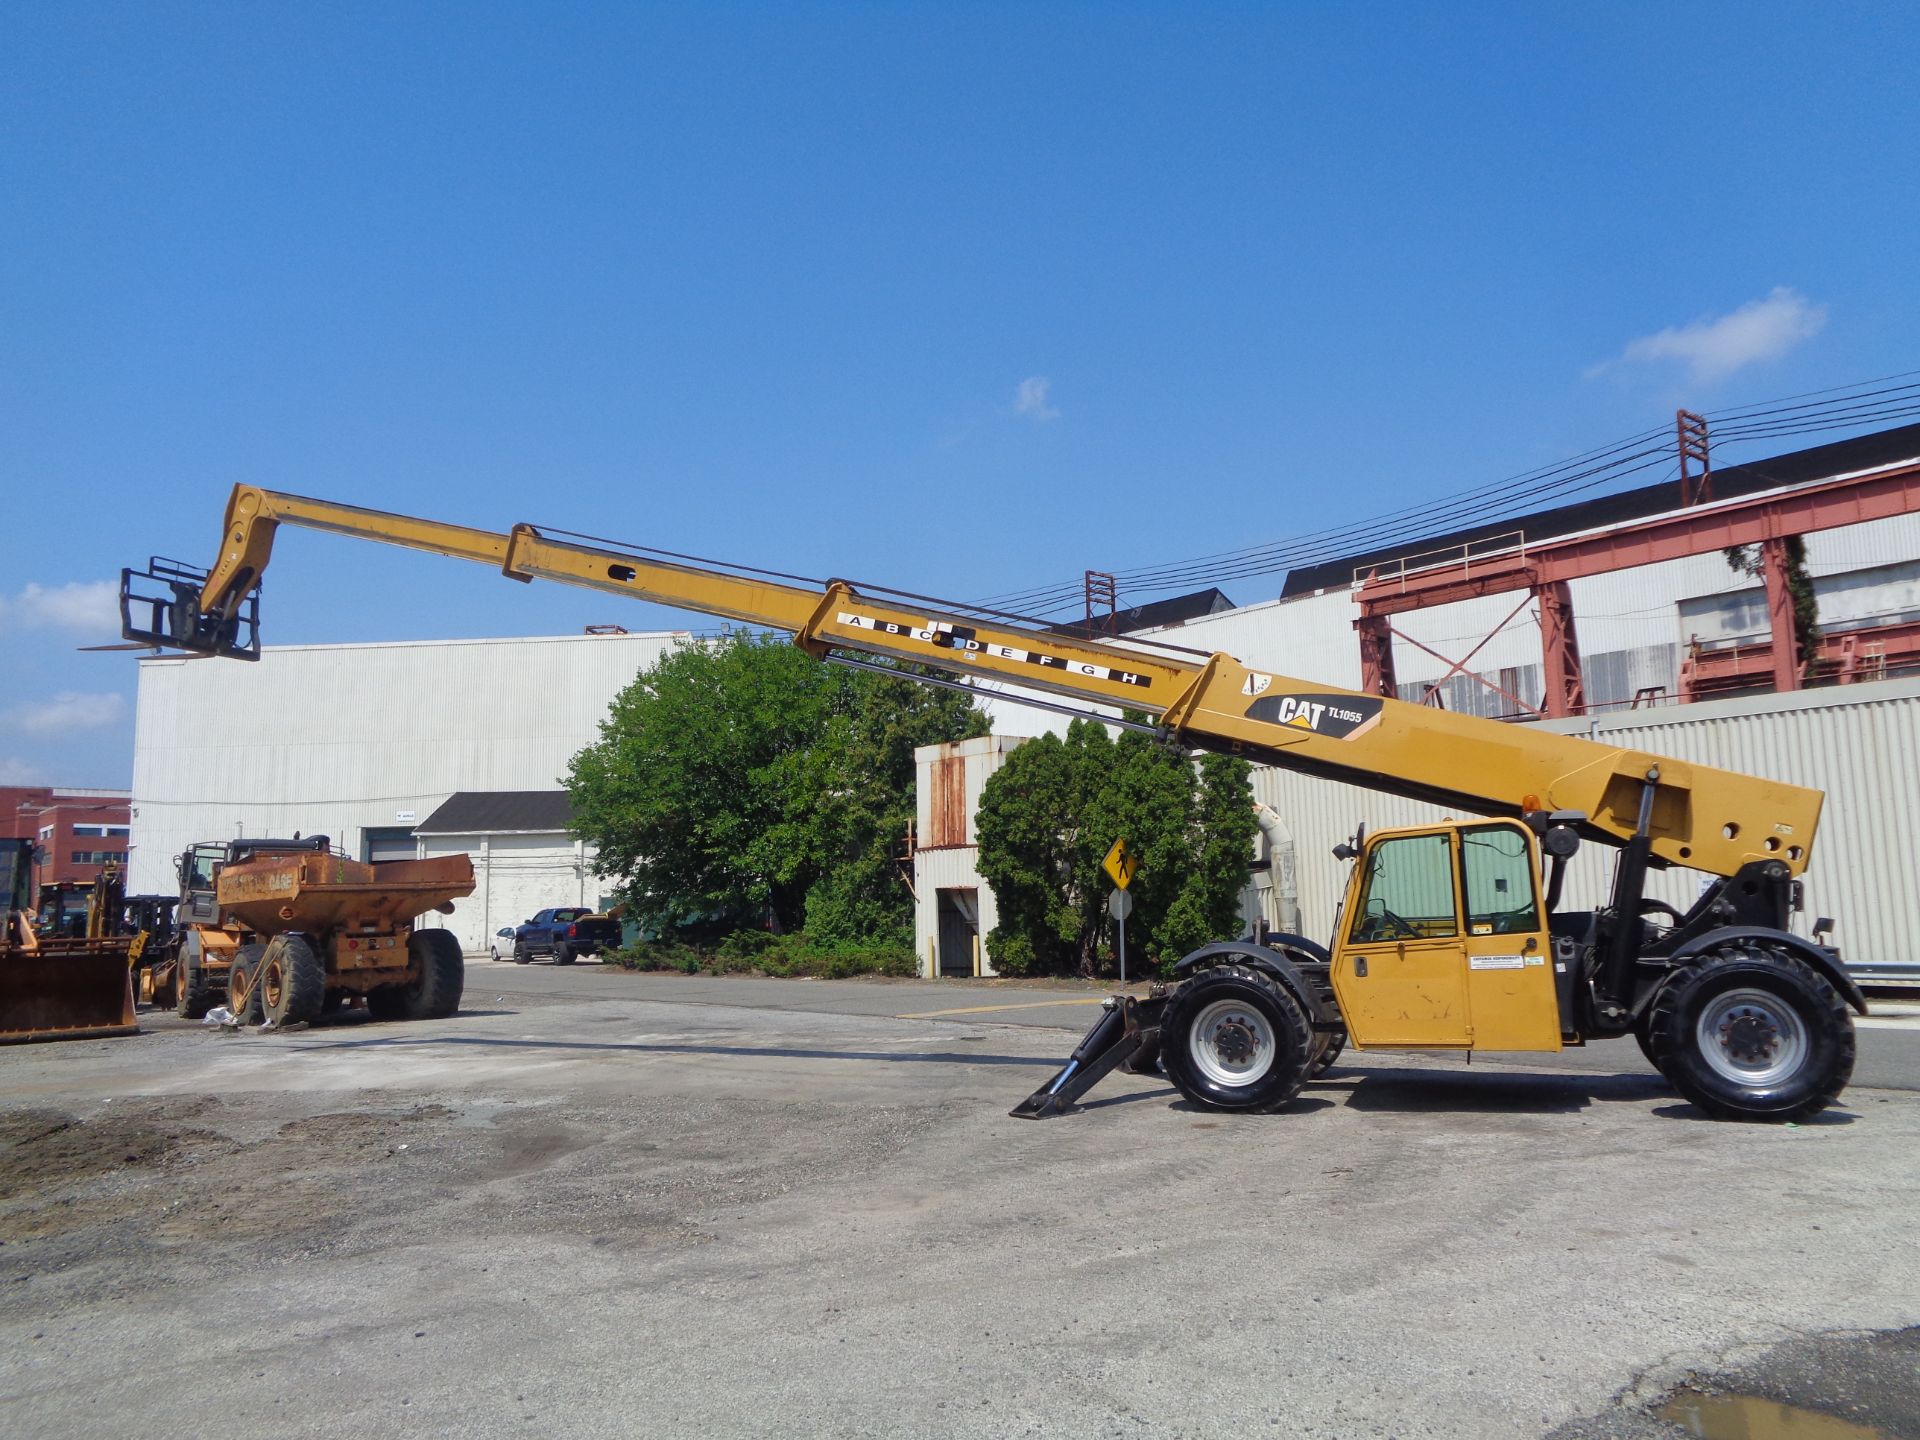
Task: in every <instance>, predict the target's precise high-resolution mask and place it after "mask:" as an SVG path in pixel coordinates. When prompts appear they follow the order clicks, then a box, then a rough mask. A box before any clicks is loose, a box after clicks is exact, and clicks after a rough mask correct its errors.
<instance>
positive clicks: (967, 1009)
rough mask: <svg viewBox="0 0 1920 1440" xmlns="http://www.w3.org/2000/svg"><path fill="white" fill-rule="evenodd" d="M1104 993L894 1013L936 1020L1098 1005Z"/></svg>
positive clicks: (908, 1017) (1103, 999)
mask: <svg viewBox="0 0 1920 1440" xmlns="http://www.w3.org/2000/svg"><path fill="white" fill-rule="evenodd" d="M1106 998H1107V997H1106V996H1104V995H1089V996H1087V997H1086V998H1084V999H1079V998H1074V999H1062V1000H1028V1001H1025V1002H1024V1003H1022V1004H1019V1005H963V1006H961V1007H960V1008H959V1009H957V1010H920V1011H917V1012H915V1013H914V1014H912V1015H896V1016H894V1017H893V1018H894V1019H896V1020H938V1019H939V1018H940V1017H941V1016H942V1015H985V1014H986V1013H987V1012H988V1011H990V1010H1051V1009H1052V1008H1053V1007H1054V1006H1056V1005H1100V1004H1103V1003H1105V1001H1106Z"/></svg>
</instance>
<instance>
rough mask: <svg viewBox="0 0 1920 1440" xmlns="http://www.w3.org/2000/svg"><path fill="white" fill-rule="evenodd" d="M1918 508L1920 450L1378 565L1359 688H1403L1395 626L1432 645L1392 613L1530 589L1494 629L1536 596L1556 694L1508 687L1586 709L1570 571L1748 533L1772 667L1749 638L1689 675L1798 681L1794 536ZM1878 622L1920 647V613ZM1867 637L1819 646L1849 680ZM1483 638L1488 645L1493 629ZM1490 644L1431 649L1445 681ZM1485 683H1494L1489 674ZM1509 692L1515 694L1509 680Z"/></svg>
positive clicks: (1893, 641)
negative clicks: (1860, 466) (1740, 495)
mask: <svg viewBox="0 0 1920 1440" xmlns="http://www.w3.org/2000/svg"><path fill="white" fill-rule="evenodd" d="M1690 478H1699V479H1700V480H1701V481H1702V487H1701V488H1702V489H1703V490H1704V477H1690ZM1695 493H1696V494H1698V493H1700V492H1699V491H1696V492H1695ZM1708 493H1710V492H1708ZM1916 511H1920V461H1911V460H1910V461H1905V462H1902V463H1900V464H1895V465H1884V466H1880V467H1878V468H1876V469H1872V470H1866V471H1862V472H1860V473H1858V474H1852V475H1841V476H1836V477H1834V478H1832V479H1829V480H1823V481H1817V482H1815V483H1812V484H1807V485H1801V486H1797V487H1795V488H1793V489H1791V490H1777V491H1772V492H1769V493H1766V494H1761V495H1753V496H1748V497H1746V498H1744V499H1737V500H1726V501H1722V502H1718V503H1714V502H1712V501H1706V502H1704V503H1700V504H1697V505H1694V506H1692V507H1691V508H1687V509H1682V510H1677V511H1674V512H1673V513H1671V514H1667V515H1660V516H1655V517H1653V518H1652V519H1648V520H1641V521H1636V522H1634V523H1631V524H1627V525H1621V526H1617V527H1615V528H1614V529H1611V530H1605V531H1594V532H1590V533H1587V534H1581V535H1571V536H1567V537H1565V538H1559V539H1554V540H1549V541H1546V542H1544V543H1542V544H1538V545H1528V544H1527V543H1526V539H1525V536H1524V534H1519V533H1516V534H1515V535H1513V536H1502V537H1496V538H1498V539H1503V540H1509V539H1510V540H1513V541H1515V542H1517V543H1514V544H1511V545H1508V546H1506V547H1505V548H1502V549H1499V550H1495V551H1493V552H1491V553H1484V554H1471V553H1469V552H1470V549H1471V547H1470V546H1469V547H1463V552H1462V554H1461V556H1460V558H1458V559H1456V560H1453V561H1450V562H1446V563H1441V564H1429V565H1424V566H1421V567H1419V568H1414V569H1406V568H1401V569H1398V570H1389V569H1386V568H1384V567H1381V566H1373V567H1369V569H1368V571H1367V573H1366V574H1365V576H1364V578H1363V579H1362V583H1361V584H1360V587H1359V590H1358V593H1357V595H1356V596H1355V598H1356V600H1357V601H1358V603H1359V606H1360V618H1359V619H1357V620H1355V621H1354V629H1355V630H1357V631H1358V632H1359V636H1360V673H1361V683H1360V688H1361V689H1362V690H1365V691H1368V692H1370V693H1373V694H1377V695H1397V694H1398V693H1399V692H1398V690H1397V688H1396V685H1395V680H1394V666H1393V641H1394V638H1395V636H1399V638H1401V639H1404V640H1407V642H1408V643H1409V644H1411V645H1415V646H1417V647H1418V648H1420V649H1422V650H1425V649H1427V647H1426V646H1424V645H1420V642H1419V641H1417V640H1412V639H1411V638H1409V637H1407V636H1404V635H1400V632H1399V631H1397V630H1395V629H1394V627H1393V624H1392V617H1393V616H1395V615H1402V614H1405V613H1406V612H1407V611H1409V610H1423V609H1428V608H1431V607H1433V606H1437V605H1452V604H1457V603H1459V602H1461V601H1463V600H1476V599H1479V598H1480V597H1481V596H1483V595H1499V594H1504V593H1509V592H1512V591H1516V590H1524V591H1526V592H1527V597H1526V598H1525V599H1523V600H1522V601H1521V602H1520V604H1519V606H1517V607H1515V610H1514V612H1513V614H1511V615H1509V616H1508V617H1507V619H1506V620H1503V621H1502V622H1501V623H1500V625H1498V626H1496V627H1495V630H1494V632H1493V633H1496V634H1497V633H1498V632H1499V631H1500V630H1501V629H1504V628H1505V627H1506V625H1507V623H1508V622H1509V621H1511V620H1512V619H1513V618H1514V616H1515V615H1518V614H1519V612H1520V610H1521V609H1524V608H1525V607H1526V606H1527V604H1528V603H1532V604H1534V605H1536V606H1537V607H1538V610H1539V616H1540V648H1541V657H1542V661H1543V671H1542V673H1543V677H1544V680H1545V691H1546V695H1545V703H1544V704H1543V705H1541V706H1534V705H1532V704H1529V703H1528V702H1527V701H1525V700H1522V699H1520V697H1518V696H1513V695H1508V698H1509V699H1511V700H1513V701H1515V702H1516V703H1517V704H1518V705H1519V706H1520V707H1522V708H1524V709H1526V710H1530V711H1533V712H1534V713H1536V714H1541V715H1545V716H1549V717H1555V718H1557V717H1561V716H1567V715H1578V714H1580V713H1582V712H1583V711H1584V710H1585V708H1586V699H1585V694H1584V690H1583V687H1582V684H1581V679H1580V646H1579V642H1578V639H1577V638H1576V636H1575V630H1574V614H1573V597H1572V592H1571V591H1570V590H1569V589H1568V582H1570V581H1573V580H1578V579H1581V578H1583V577H1585V576H1589V575H1602V574H1605V573H1607V572H1608V571H1611V570H1628V569H1632V568H1633V567H1635V566H1639V565H1657V564H1659V563H1661V562H1662V561H1666V560H1678V559H1681V558H1683V557H1685V556H1688V555H1699V554H1704V553H1706V552H1707V551H1712V550H1724V549H1727V548H1729V547H1732V546H1737V545H1758V546H1759V547H1760V554H1761V561H1762V574H1763V576H1764V578H1765V582H1766V591H1767V616H1768V620H1769V624H1770V628H1771V631H1772V643H1771V645H1770V646H1768V647H1767V655H1766V657H1765V658H1766V661H1767V671H1759V670H1758V667H1757V666H1756V665H1755V664H1754V663H1753V662H1754V660H1755V658H1756V656H1755V652H1754V650H1753V649H1751V648H1749V649H1748V650H1746V651H1744V652H1725V656H1724V657H1722V656H1711V655H1710V656H1705V657H1702V661H1703V662H1704V663H1703V665H1702V666H1701V667H1700V669H1699V670H1698V671H1697V672H1696V673H1695V674H1694V675H1693V676H1692V677H1690V678H1691V679H1693V680H1694V682H1695V683H1698V681H1699V680H1700V679H1701V678H1706V679H1718V680H1721V681H1723V682H1724V681H1726V680H1729V679H1732V680H1740V679H1747V678H1754V679H1763V678H1765V675H1766V673H1767V672H1768V671H1770V673H1771V678H1772V681H1773V688H1774V689H1775V690H1797V689H1799V688H1800V677H1801V673H1802V669H1803V662H1804V660H1805V658H1806V657H1803V656H1802V655H1801V653H1800V647H1799V643H1798V641H1797V640H1796V638H1795V636H1794V629H1793V598H1792V596H1791V595H1790V594H1789V593H1788V590H1787V553H1786V542H1787V540H1788V538H1789V537H1791V536H1795V535H1806V534H1810V533H1812V532H1813V531H1816V530H1832V529H1837V528H1838V527H1840V526H1843V525H1861V524H1865V523H1866V522H1868V521H1871V520H1887V519H1891V518H1893V517H1895V516H1898V515H1909V514H1913V513H1915V512H1916ZM1413 558H1415V559H1423V558H1425V557H1418V556H1416V557H1413ZM1870 633H1871V634H1872V635H1873V636H1874V638H1875V639H1876V640H1879V641H1881V642H1883V643H1884V644H1886V645H1887V646H1888V647H1890V650H1897V651H1898V653H1899V655H1900V656H1901V657H1902V658H1909V657H1910V658H1920V625H1912V624H1907V625H1895V626H1887V627H1882V628H1879V629H1875V630H1873V631H1872V632H1870ZM1487 638H1488V639H1491V638H1492V636H1491V635H1489V636H1488V637H1487ZM1860 638H1861V633H1860V632H1855V633H1852V634H1847V635H1836V636H1829V637H1828V641H1829V642H1831V643H1823V644H1822V646H1821V653H1820V656H1819V657H1817V658H1820V659H1822V660H1833V661H1836V662H1838V663H1839V664H1840V666H1841V668H1842V675H1841V678H1842V679H1843V680H1846V679H1852V678H1855V676H1854V673H1853V671H1852V670H1851V669H1849V668H1848V667H1850V666H1852V665H1853V664H1854V663H1855V660H1856V657H1857V653H1858V643H1857V642H1858V641H1859V640H1860ZM1480 644H1481V645H1485V644H1486V640H1482V641H1481V642H1480ZM1479 648H1480V647H1479V646H1476V647H1475V648H1474V652H1469V653H1468V655H1467V656H1466V657H1465V658H1464V659H1462V660H1459V661H1454V660H1450V659H1448V657H1446V656H1444V655H1439V654H1438V652H1436V651H1430V650H1429V651H1428V653H1429V654H1434V655H1435V656H1436V658H1438V659H1441V660H1446V661H1447V663H1448V665H1449V666H1451V668H1450V669H1449V670H1448V671H1447V673H1446V674H1445V675H1443V676H1442V677H1441V680H1442V681H1444V680H1446V679H1447V678H1449V677H1451V676H1452V675H1454V674H1458V673H1465V666H1466V664H1467V663H1468V661H1470V660H1471V659H1472V658H1473V654H1474V653H1475V652H1477V651H1478V649H1479ZM1883 653H1884V652H1883ZM1756 672H1757V673H1756ZM1474 678H1476V679H1478V678H1479V677H1477V676H1476V677H1474ZM1437 683H1439V682H1436V684H1437ZM1481 683H1482V684H1491V682H1488V681H1484V680H1482V681H1481ZM1493 688H1495V689H1498V688H1499V687H1497V686H1494V687H1493ZM1500 693H1502V694H1507V692H1506V691H1504V690H1503V691H1501V692H1500Z"/></svg>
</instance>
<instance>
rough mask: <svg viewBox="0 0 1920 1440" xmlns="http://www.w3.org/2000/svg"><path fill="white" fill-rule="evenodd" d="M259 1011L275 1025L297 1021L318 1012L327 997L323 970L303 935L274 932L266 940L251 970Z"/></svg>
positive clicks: (292, 1023)
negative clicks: (263, 948) (260, 954)
mask: <svg viewBox="0 0 1920 1440" xmlns="http://www.w3.org/2000/svg"><path fill="white" fill-rule="evenodd" d="M253 989H254V991H255V993H257V994H258V995H259V997H260V1013H261V1014H262V1015H264V1016H265V1017H266V1018H267V1019H268V1020H271V1021H272V1022H273V1023H274V1025H275V1026H282V1025H298V1024H301V1023H303V1022H305V1021H310V1020H313V1019H314V1018H316V1017H317V1016H318V1015H319V1014H320V1007H321V1005H322V1004H323V1003H325V1001H326V998H327V970H326V966H324V965H323V964H321V962H320V956H319V954H318V952H316V951H315V950H314V948H313V946H312V945H311V944H309V943H308V941H307V937H306V936H304V935H295V934H292V933H288V934H285V935H276V936H274V937H273V939H271V940H269V941H268V942H267V949H266V953H265V954H264V955H262V956H261V957H260V968H259V969H258V970H257V971H256V972H255V974H254V985H253Z"/></svg>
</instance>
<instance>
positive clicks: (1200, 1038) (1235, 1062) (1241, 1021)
mask: <svg viewBox="0 0 1920 1440" xmlns="http://www.w3.org/2000/svg"><path fill="white" fill-rule="evenodd" d="M1187 1033H1188V1039H1189V1041H1190V1046H1189V1048H1190V1049H1191V1051H1192V1053H1193V1063H1194V1068H1196V1069H1197V1070H1199V1072H1200V1073H1201V1074H1202V1075H1204V1076H1205V1077H1206V1078H1207V1079H1208V1080H1210V1081H1212V1082H1213V1083H1214V1084H1216V1085H1226V1086H1241V1085H1250V1084H1252V1083H1253V1082H1254V1081H1256V1080H1258V1079H1260V1077H1261V1076H1263V1075H1265V1074H1266V1073H1267V1072H1268V1071H1269V1070H1271V1069H1272V1068H1273V1060H1274V1056H1275V1054H1276V1053H1278V1051H1279V1048H1280V1046H1279V1041H1278V1039H1277V1038H1276V1037H1275V1035H1274V1031H1273V1025H1272V1023H1271V1022H1270V1021H1269V1020H1268V1019H1267V1017H1266V1016H1265V1015H1263V1014H1261V1013H1260V1011H1259V1010H1258V1009H1256V1008H1255V1007H1253V1006H1252V1005H1249V1004H1247V1003H1246V1002H1245V1001H1244V1000H1216V1001H1214V1002H1213V1003H1212V1004H1211V1005H1209V1006H1207V1007H1206V1008H1205V1009H1203V1010H1202V1011H1201V1012H1200V1013H1199V1014H1198V1015H1196V1016H1194V1017H1193V1026H1192V1028H1191V1029H1190V1030H1189V1031H1188V1032H1187Z"/></svg>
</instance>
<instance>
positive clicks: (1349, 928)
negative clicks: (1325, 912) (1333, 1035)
mask: <svg viewBox="0 0 1920 1440" xmlns="http://www.w3.org/2000/svg"><path fill="white" fill-rule="evenodd" d="M1458 874H1459V866H1458V863H1457V861H1456V857H1455V834H1454V830H1453V828H1452V827H1450V826H1449V827H1438V828H1435V829H1432V830H1424V831H1404V830H1401V831H1394V832H1392V833H1389V834H1383V835H1380V836H1377V837H1376V838H1375V839H1374V840H1373V841H1372V842H1370V843H1369V844H1368V846H1367V849H1366V853H1365V855H1364V856H1363V857H1362V859H1361V861H1360V863H1359V864H1358V865H1357V866H1356V867H1355V869H1354V875H1353V879H1352V881H1351V882H1350V884H1349V888H1348V894H1347V903H1346V905H1345V907H1344V908H1343V910H1342V911H1341V916H1342V933H1341V935H1340V936H1339V937H1338V940H1337V944H1336V946H1335V948H1334V955H1333V988H1334V993H1335V994H1336V995H1337V996H1338V997H1339V999H1340V1012H1341V1014H1342V1015H1343V1016H1344V1017H1345V1019H1346V1022H1347V1031H1348V1034H1349V1035H1350V1036H1351V1037H1352V1040H1353V1043H1354V1044H1355V1046H1357V1047H1359V1048H1360V1049H1366V1048H1367V1047H1369V1046H1377V1045H1393V1046H1414V1047H1420V1048H1438V1047H1446V1046H1468V1045H1471V1044H1473V1030H1472V1025H1471V1021H1470V1018H1469V1015H1468V1010H1467V950H1466V943H1465V940H1464V938H1463V936H1462V934H1461V927H1460V906H1459V894H1458V889H1457V883H1458Z"/></svg>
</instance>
